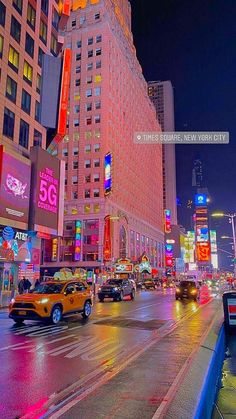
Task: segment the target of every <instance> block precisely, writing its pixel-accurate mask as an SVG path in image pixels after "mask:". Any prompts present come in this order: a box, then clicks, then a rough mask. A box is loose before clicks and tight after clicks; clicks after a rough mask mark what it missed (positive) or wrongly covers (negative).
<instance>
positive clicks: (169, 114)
mask: <svg viewBox="0 0 236 419" xmlns="http://www.w3.org/2000/svg"><path fill="white" fill-rule="evenodd" d="M148 94H149V97H150V98H151V100H152V102H153V103H154V105H155V108H156V113H157V118H158V121H159V124H160V126H161V129H162V131H165V132H173V131H174V130H175V118H174V92H173V86H172V84H171V82H170V81H150V82H149V83H148ZM162 158H163V205H164V208H165V209H169V210H171V223H172V224H174V225H175V224H177V205H176V162H175V145H174V144H167V145H163V149H162Z"/></svg>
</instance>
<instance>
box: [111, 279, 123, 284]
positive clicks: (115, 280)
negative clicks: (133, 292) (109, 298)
mask: <svg viewBox="0 0 236 419" xmlns="http://www.w3.org/2000/svg"><path fill="white" fill-rule="evenodd" d="M122 282H123V281H122V279H109V280H108V281H107V284H108V285H121V284H122Z"/></svg>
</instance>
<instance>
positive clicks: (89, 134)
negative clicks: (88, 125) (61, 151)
mask: <svg viewBox="0 0 236 419" xmlns="http://www.w3.org/2000/svg"><path fill="white" fill-rule="evenodd" d="M93 136H94V138H95V139H96V138H101V132H100V130H99V129H98V130H95V131H86V132H85V139H86V140H89V139H91V138H92V137H93ZM70 137H71V136H69V135H68V134H67V135H65V137H64V139H63V142H64V143H68V142H69V141H70ZM79 139H80V134H79V132H74V134H73V140H74V141H79Z"/></svg>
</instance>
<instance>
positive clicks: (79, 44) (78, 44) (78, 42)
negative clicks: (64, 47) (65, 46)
mask: <svg viewBox="0 0 236 419" xmlns="http://www.w3.org/2000/svg"><path fill="white" fill-rule="evenodd" d="M76 45H77V48H81V47H82V41H81V40H80V41H77V43H76Z"/></svg>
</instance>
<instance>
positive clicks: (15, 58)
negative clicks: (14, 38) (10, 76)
mask: <svg viewBox="0 0 236 419" xmlns="http://www.w3.org/2000/svg"><path fill="white" fill-rule="evenodd" d="M8 64H9V65H10V67H11V68H12V69H13V70H15V71H16V72H18V68H19V53H18V52H17V51H16V50H15V49H14V48H13V47H12V46H11V45H10V47H9V54H8Z"/></svg>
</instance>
